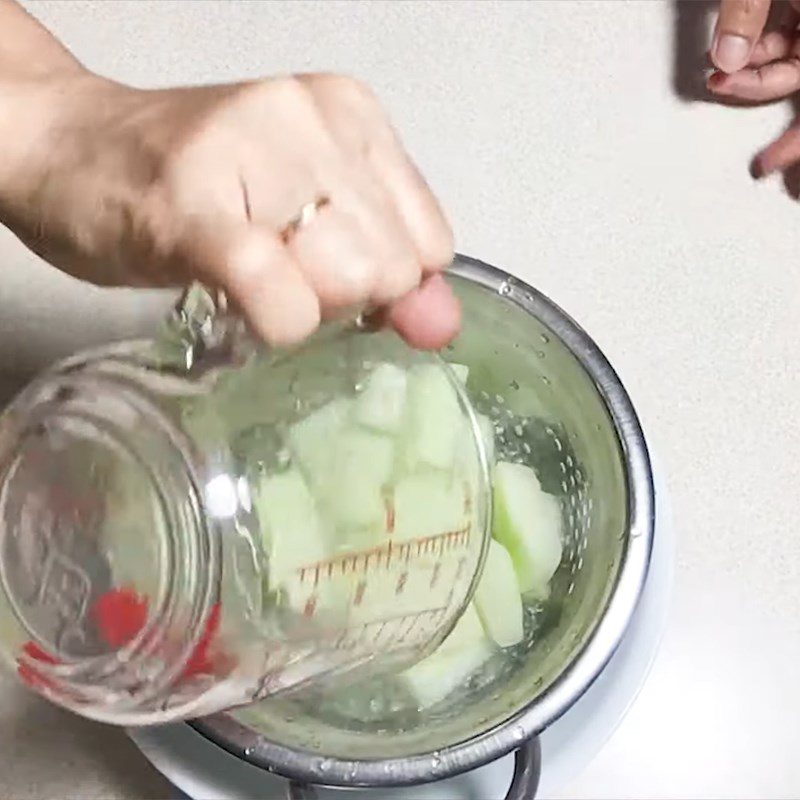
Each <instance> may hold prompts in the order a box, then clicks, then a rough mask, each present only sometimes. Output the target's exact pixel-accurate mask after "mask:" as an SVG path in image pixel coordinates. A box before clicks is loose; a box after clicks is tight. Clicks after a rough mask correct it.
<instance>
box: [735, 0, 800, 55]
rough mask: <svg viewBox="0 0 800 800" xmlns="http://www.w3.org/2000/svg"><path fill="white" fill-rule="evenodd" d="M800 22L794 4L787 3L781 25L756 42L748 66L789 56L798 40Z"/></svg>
mask: <svg viewBox="0 0 800 800" xmlns="http://www.w3.org/2000/svg"><path fill="white" fill-rule="evenodd" d="M798 23H800V13H798V10H797V9H796V8H794V7H793V6H791V5H787V6H786V8H785V9H784V12H783V15H782V17H781V21H780V27H779V28H778V29H777V30H775V31H770V32H769V33H765V34H764V35H763V36H762V37H761V38H760V39H759V40H758V41H757V42H756V43H755V46H754V47H753V50H752V52H751V53H750V61H749V62H748V66H750V67H762V66H764V64H769V63H770V62H771V61H777V60H778V59H781V58H787V57H788V56H789V55H790V54H791V53H792V49H793V47H794V46H795V43H796V41H797V25H798Z"/></svg>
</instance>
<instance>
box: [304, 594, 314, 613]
mask: <svg viewBox="0 0 800 800" xmlns="http://www.w3.org/2000/svg"><path fill="white" fill-rule="evenodd" d="M316 610H317V597H316V595H312V596H311V597H309V598H308V600H306V605H305V608H304V609H303V616H304V617H309V618H310V617H313V616H314V612H315V611H316Z"/></svg>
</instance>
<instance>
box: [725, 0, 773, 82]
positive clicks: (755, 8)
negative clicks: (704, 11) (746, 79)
mask: <svg viewBox="0 0 800 800" xmlns="http://www.w3.org/2000/svg"><path fill="white" fill-rule="evenodd" d="M770 2H771V0H721V2H720V5H719V17H718V19H717V26H716V29H715V31H714V38H713V40H712V42H711V52H710V55H711V60H712V61H713V62H714V66H716V67H717V69H719V70H722V72H727V73H729V74H730V73H731V72H737V71H738V70H740V69H742V68H744V67H746V66H747V63H748V61H749V60H750V54H751V53H752V51H753V47H754V46H755V43H756V42H757V41H758V39H759V37H760V36H761V33H762V31H763V30H764V25H766V22H767V16H768V15H769V7H770Z"/></svg>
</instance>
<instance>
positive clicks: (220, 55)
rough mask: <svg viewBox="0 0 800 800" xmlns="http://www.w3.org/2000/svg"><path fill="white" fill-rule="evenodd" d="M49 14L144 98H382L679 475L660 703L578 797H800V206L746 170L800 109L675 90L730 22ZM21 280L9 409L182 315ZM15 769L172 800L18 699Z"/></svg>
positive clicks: (44, 788) (645, 712)
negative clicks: (586, 342)
mask: <svg viewBox="0 0 800 800" xmlns="http://www.w3.org/2000/svg"><path fill="white" fill-rule="evenodd" d="M29 5H30V7H31V9H32V10H33V11H34V13H36V14H37V15H39V16H40V18H41V19H42V20H44V21H45V22H46V23H47V24H48V25H50V26H51V27H52V28H53V29H54V30H55V31H56V32H57V33H58V34H59V35H60V36H61V37H62V38H63V39H64V40H65V42H66V43H67V44H68V45H69V46H70V47H72V48H73V49H74V50H75V52H76V53H77V55H78V56H79V57H80V58H82V59H83V60H84V61H85V62H86V63H88V64H89V65H90V66H91V67H93V68H96V69H97V70H99V71H103V72H105V73H107V74H109V75H111V76H113V77H115V78H118V79H120V80H127V81H130V82H133V83H136V84H139V85H146V86H155V85H165V84H169V83H182V82H201V81H207V82H210V81H222V80H233V79H236V78H241V77H252V76H258V75H263V74H270V73H274V72H286V71H297V70H313V69H317V70H322V69H324V70H339V71H344V72H348V73H352V74H355V75H359V76H361V77H363V78H364V79H366V80H367V81H369V82H370V83H372V84H373V86H374V87H375V88H376V90H377V91H378V93H379V94H380V95H381V97H382V98H383V99H384V100H385V102H386V104H387V105H388V107H389V108H390V110H391V112H392V115H393V117H394V119H395V121H396V123H397V125H398V127H399V128H400V130H401V131H402V133H403V134H404V135H405V138H406V141H407V143H408V145H409V148H410V149H411V151H412V153H413V154H414V155H415V157H416V158H417V159H418V161H419V163H420V164H421V166H422V168H423V170H424V171H425V172H426V174H427V175H428V177H429V179H430V181H431V183H432V184H433V186H434V187H435V189H436V190H437V191H438V192H439V194H440V195H441V197H442V199H443V201H444V204H445V206H446V207H447V208H448V209H449V211H450V214H451V216H452V219H453V222H454V225H455V229H456V234H457V241H458V246H459V249H460V250H461V251H462V252H465V253H469V254H471V255H475V256H478V257H480V258H482V259H484V260H487V261H489V262H492V263H495V264H497V265H498V266H502V267H504V268H506V269H508V270H510V271H511V272H514V273H516V274H518V275H519V276H520V277H522V278H524V279H526V280H527V281H529V282H531V283H533V284H534V285H536V286H537V287H538V288H540V289H542V290H543V291H544V292H545V293H547V294H548V295H550V296H551V297H552V298H553V299H554V300H556V301H557V302H558V303H559V304H560V305H562V306H563V307H564V308H565V309H566V310H567V311H568V312H569V313H570V314H571V315H573V316H574V317H576V318H577V319H578V320H579V322H580V323H581V324H582V325H583V326H584V327H585V328H586V329H588V331H589V332H590V333H591V334H592V336H593V337H594V338H595V339H596V340H597V341H598V343H599V344H600V345H601V347H602V348H603V349H604V350H605V352H606V354H607V355H608V356H609V358H610V359H611V361H612V363H613V364H614V365H615V366H616V367H617V368H618V370H619V371H620V373H621V375H622V377H623V380H624V381H625V382H626V384H627V385H628V388H629V389H630V391H631V393H632V395H633V397H634V401H635V403H636V405H637V407H638V408H639V411H640V413H641V415H642V418H643V420H644V422H645V424H646V427H647V430H648V433H649V435H650V437H651V440H652V442H653V444H654V446H655V449H656V451H657V453H658V455H659V456H660V459H661V461H662V462H663V463H664V465H665V471H666V477H667V481H668V483H669V487H670V491H671V495H672V501H673V507H674V516H675V522H676V528H677V536H678V562H677V577H676V587H675V594H674V597H675V599H674V608H673V611H672V615H671V622H670V627H669V630H668V632H667V636H666V639H665V642H664V645H663V647H662V651H661V654H660V656H659V658H658V661H657V663H656V665H655V668H654V671H653V674H652V676H651V678H650V680H649V682H648V684H647V686H646V687H645V690H644V692H643V693H642V694H641V696H640V698H639V700H638V701H637V703H636V704H635V706H634V708H633V709H632V711H631V712H630V714H629V715H628V717H627V718H626V720H625V721H624V723H623V724H622V726H621V727H620V729H619V730H618V731H617V733H616V734H615V735H614V737H613V738H612V740H611V741H610V742H609V744H608V745H607V746H606V747H605V749H604V750H603V751H602V752H601V754H600V755H599V756H598V757H597V759H596V760H595V761H594V762H593V763H592V764H591V765H590V766H589V768H588V769H587V770H586V771H585V772H584V774H583V775H582V777H581V778H579V779H578V780H577V782H575V783H574V784H573V785H571V786H569V787H566V788H565V790H564V792H563V795H562V796H563V797H565V798H566V797H569V798H592V799H593V800H597V799H598V798H615V799H618V798H670V799H673V798H701V797H702V798H712V797H713V798H753V797H759V798H796V797H798V796H800V758H798V757H797V755H796V749H797V747H796V745H793V744H792V741H793V739H794V737H795V736H796V732H797V729H798V728H797V720H798V719H800V688H798V682H797V680H796V679H795V675H796V673H797V664H798V663H800V535H798V531H797V524H796V518H797V507H798V500H797V498H798V489H797V487H798V484H800V425H798V423H797V418H796V416H795V415H796V413H797V411H798V410H799V408H800V400H799V399H798V398H800V378H798V376H797V371H796V370H795V368H794V364H795V361H796V353H797V350H798V340H799V339H800V323H799V322H798V320H800V209H798V208H797V205H796V203H795V201H793V200H791V199H790V198H789V197H788V196H787V195H786V194H785V193H784V191H783V187H782V184H781V182H780V180H777V179H776V180H770V181H767V182H764V183H762V184H755V183H754V182H753V181H752V180H751V179H750V178H749V176H748V170H747V165H748V160H749V158H750V157H751V156H752V155H753V153H754V152H755V151H756V150H757V149H758V148H759V147H760V146H762V145H764V144H765V143H767V142H768V141H769V140H770V137H772V136H774V135H775V134H776V133H777V132H779V131H780V130H781V129H782V128H783V127H784V126H785V125H786V124H787V123H788V121H789V120H790V118H791V108H790V107H788V106H784V105H777V106H773V107H769V108H762V109H748V110H744V109H732V108H722V107H718V106H712V105H706V104H703V103H697V102H689V101H688V100H687V99H685V98H680V97H678V96H676V94H675V80H674V75H673V64H674V63H675V61H676V56H675V47H676V41H678V42H680V43H681V44H682V47H683V48H684V58H682V59H681V60H680V69H678V77H679V81H678V83H679V84H680V85H681V87H683V89H684V90H686V87H687V86H688V85H689V83H691V78H692V76H693V75H697V70H698V69H699V67H698V66H697V64H698V63H699V62H698V54H699V51H700V50H701V49H702V33H700V32H696V33H693V31H692V29H691V27H690V24H691V23H694V22H696V21H697V20H696V18H697V17H698V16H699V11H700V9H702V8H703V7H704V6H706V5H707V4H705V3H702V2H701V0H696V1H695V2H693V0H689V5H688V6H684V7H683V12H682V13H681V14H675V13H674V11H675V9H674V6H672V5H671V4H667V3H666V2H664V3H662V2H655V1H652V2H651V1H649V0H642V2H631V3H626V2H617V1H615V0H610V1H609V2H604V3H594V2H578V1H577V0H573V1H572V2H570V1H569V0H555V2H535V3H521V2H509V3H500V4H494V3H490V2H478V3H472V2H455V3H449V2H432V3H403V2H397V3H392V4H390V3H366V2H362V3H355V2H349V3H341V4H339V3H330V2H328V3H324V4H323V3H302V2H289V3H279V2H269V3H266V2H262V3H242V4H240V3H237V2H227V3H226V2H223V3H216V2H210V1H205V2H188V1H187V0H180V1H179V2H135V3H133V2H121V0H117V1H116V2H104V1H103V0H97V1H96V2H70V1H68V0H54V1H53V2H40V3H30V4H29ZM676 21H677V22H680V23H682V24H683V27H680V26H678V27H679V30H677V33H679V35H677V36H676ZM693 47H694V51H692V48H693ZM0 265H1V266H0V365H2V371H4V373H5V374H6V375H7V376H10V377H8V378H7V379H6V380H5V383H4V386H6V387H10V386H11V385H12V384H13V382H14V381H15V380H18V379H19V378H18V377H15V376H20V375H25V374H28V373H29V372H30V371H31V370H32V369H35V368H37V367H38V366H40V365H42V364H44V363H46V362H47V361H49V360H51V359H52V358H53V357H54V356H56V355H60V354H64V353H67V352H70V351H71V350H74V349H75V348H76V347H78V346H79V345H81V344H85V343H87V342H91V341H100V340H103V339H105V338H108V337H110V336H117V337H118V336H120V335H124V334H126V333H128V332H130V331H133V330H137V329H138V330H141V329H142V327H143V326H144V325H145V324H146V323H147V320H149V319H153V318H154V315H157V313H158V311H157V304H156V303H155V302H154V300H153V298H151V297H146V296H142V295H137V294H134V293H129V292H122V293H119V292H118V293H113V292H100V291H98V290H93V289H89V288H87V287H83V286H79V285H77V284H75V283H74V282H72V281H71V280H70V279H67V278H64V277H62V276H60V275H58V274H56V273H55V272H54V271H52V270H50V269H48V268H47V267H45V266H43V265H41V263H38V262H37V261H36V259H35V258H34V257H33V256H30V255H28V254H27V253H26V252H25V251H24V250H23V249H22V248H21V247H20V246H19V245H18V244H16V242H15V240H14V239H13V238H12V237H11V236H10V235H8V234H5V233H2V232H0ZM0 765H2V769H0V796H2V797H3V798H8V800H23V798H31V800H33V799H34V798H35V799H36V800H49V798H60V797H64V796H67V797H81V798H98V799H99V798H126V799H128V798H130V799H131V800H132V799H133V798H143V797H166V796H167V789H166V787H165V784H164V783H163V782H162V781H161V779H160V778H158V777H157V776H155V774H154V773H153V771H152V770H151V769H150V768H149V767H148V766H147V765H146V763H145V762H144V761H143V759H142V758H141V757H140V756H139V755H138V753H137V752H136V751H135V749H134V748H133V746H132V745H131V744H130V743H129V742H127V740H126V739H125V738H124V736H123V734H122V733H121V732H119V731H109V730H108V729H104V728H101V727H100V726H96V725H94V724H92V723H88V722H84V721H81V720H77V719H74V718H71V717H69V716H68V715H66V714H63V713H61V712H59V711H57V710H55V709H51V708H50V707H48V706H47V705H46V704H44V703H42V702H40V701H38V700H36V699H34V698H32V697H29V696H28V695H26V694H25V693H23V692H21V691H19V690H17V689H16V688H13V687H12V685H11V683H10V682H3V683H2V684H0Z"/></svg>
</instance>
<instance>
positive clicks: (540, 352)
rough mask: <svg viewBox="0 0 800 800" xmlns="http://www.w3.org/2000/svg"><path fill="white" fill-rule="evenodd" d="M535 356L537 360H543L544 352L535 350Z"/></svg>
mask: <svg viewBox="0 0 800 800" xmlns="http://www.w3.org/2000/svg"><path fill="white" fill-rule="evenodd" d="M536 355H537V356H539V358H544V357H545V352H544V350H537V351H536Z"/></svg>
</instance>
